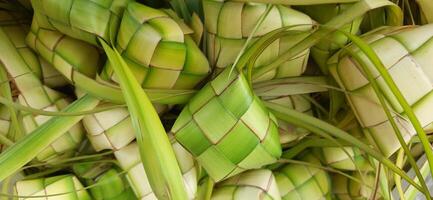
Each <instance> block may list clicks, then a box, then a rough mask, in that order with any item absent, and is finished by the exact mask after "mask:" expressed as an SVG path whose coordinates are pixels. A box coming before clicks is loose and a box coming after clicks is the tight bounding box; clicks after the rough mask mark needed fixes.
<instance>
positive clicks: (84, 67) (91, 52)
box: [26, 13, 104, 85]
mask: <svg viewBox="0 0 433 200" xmlns="http://www.w3.org/2000/svg"><path fill="white" fill-rule="evenodd" d="M37 15H39V14H38V13H35V15H34V16H35V17H34V18H33V21H32V26H31V29H30V31H29V33H28V34H27V37H26V43H27V45H28V46H29V47H30V48H32V49H33V50H34V51H35V52H37V53H38V54H39V55H40V56H41V57H43V58H44V59H45V60H47V61H48V62H49V63H50V64H52V65H53V67H54V68H55V69H56V70H57V71H59V72H60V73H61V74H62V75H63V76H64V77H65V78H67V79H68V80H69V82H71V83H72V84H73V85H75V84H76V82H87V81H88V79H93V78H95V77H96V74H97V72H98V70H99V69H100V67H101V66H102V64H103V63H102V62H103V61H104V59H103V58H102V56H101V55H100V51H99V50H98V48H97V47H95V46H94V45H91V44H89V43H86V42H84V41H80V40H77V39H74V38H72V37H69V36H67V35H65V34H63V33H61V32H59V31H56V30H49V29H44V28H42V27H41V26H40V24H39V22H38V21H37V17H36V16H37Z"/></svg>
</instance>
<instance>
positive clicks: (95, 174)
mask: <svg viewBox="0 0 433 200" xmlns="http://www.w3.org/2000/svg"><path fill="white" fill-rule="evenodd" d="M73 169H74V173H75V174H77V176H78V177H79V178H82V179H84V181H83V183H84V185H85V186H87V187H88V191H89V192H90V194H91V196H92V197H93V199H95V200H123V199H126V200H128V199H136V198H137V197H135V194H134V192H133V191H132V189H131V187H130V186H129V184H128V182H127V180H126V177H125V175H124V174H123V173H121V170H120V169H118V168H116V167H111V163H109V164H107V163H96V162H95V163H91V162H90V163H85V164H75V165H74V166H73Z"/></svg>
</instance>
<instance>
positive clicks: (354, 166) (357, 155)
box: [320, 147, 372, 171]
mask: <svg viewBox="0 0 433 200" xmlns="http://www.w3.org/2000/svg"><path fill="white" fill-rule="evenodd" d="M320 151H321V152H322V153H323V158H324V159H323V163H324V165H327V166H330V167H333V168H336V169H341V170H346V171H354V170H371V169H372V168H371V166H370V164H369V162H368V161H367V160H366V159H365V157H364V156H365V155H364V153H363V152H361V151H360V150H359V149H358V148H354V147H344V150H343V149H342V148H341V147H324V148H322V149H320ZM347 154H349V155H347Z"/></svg>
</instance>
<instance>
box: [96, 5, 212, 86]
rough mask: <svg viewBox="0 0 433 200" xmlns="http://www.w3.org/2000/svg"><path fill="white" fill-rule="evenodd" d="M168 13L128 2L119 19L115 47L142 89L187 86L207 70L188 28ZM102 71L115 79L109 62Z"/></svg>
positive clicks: (203, 76) (201, 54) (193, 84)
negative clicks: (120, 19)
mask: <svg viewBox="0 0 433 200" xmlns="http://www.w3.org/2000/svg"><path fill="white" fill-rule="evenodd" d="M169 14H170V15H172V12H171V11H163V10H156V9H153V8H150V7H147V6H144V5H141V4H138V3H130V4H129V5H128V7H127V9H126V10H125V13H124V16H123V18H122V22H121V25H120V29H119V33H118V35H117V43H116V48H117V50H118V51H119V52H120V53H121V54H122V57H123V58H124V60H125V61H126V63H127V64H128V66H129V67H130V69H131V70H132V72H133V73H134V75H135V77H136V78H137V80H138V82H139V83H140V84H141V85H142V87H143V88H158V89H166V88H175V89H189V88H193V87H194V86H196V85H197V84H198V83H199V82H200V81H201V80H202V79H203V78H205V77H206V76H207V75H208V74H209V72H210V67H209V63H208V61H207V59H206V57H205V56H204V54H203V53H202V52H201V51H200V49H199V48H198V47H197V45H196V44H195V43H194V41H193V40H192V39H191V37H190V36H189V35H187V34H189V33H191V31H190V29H189V28H188V27H186V25H185V24H183V23H182V22H181V20H180V19H176V17H175V16H173V17H171V16H169ZM143 47H145V48H143ZM103 73H104V74H105V75H106V76H108V77H110V78H111V79H112V80H113V81H115V82H117V78H116V77H115V75H114V71H113V69H112V68H111V67H110V66H109V65H107V66H106V68H105V70H104V72H103Z"/></svg>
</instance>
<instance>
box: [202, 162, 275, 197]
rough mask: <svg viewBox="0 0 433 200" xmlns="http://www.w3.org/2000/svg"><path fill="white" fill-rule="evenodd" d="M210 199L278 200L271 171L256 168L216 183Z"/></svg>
mask: <svg viewBox="0 0 433 200" xmlns="http://www.w3.org/2000/svg"><path fill="white" fill-rule="evenodd" d="M211 199H212V200H244V199H248V200H265V199H266V200H271V199H272V200H280V199H281V197H280V193H279V191H278V186H277V183H276V181H275V177H274V175H273V174H272V171H270V170H267V169H257V170H250V171H246V172H243V173H241V174H239V175H237V176H234V177H232V178H229V179H227V180H225V181H223V182H221V183H219V184H217V185H216V186H215V188H214V190H213V192H212V197H211Z"/></svg>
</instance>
